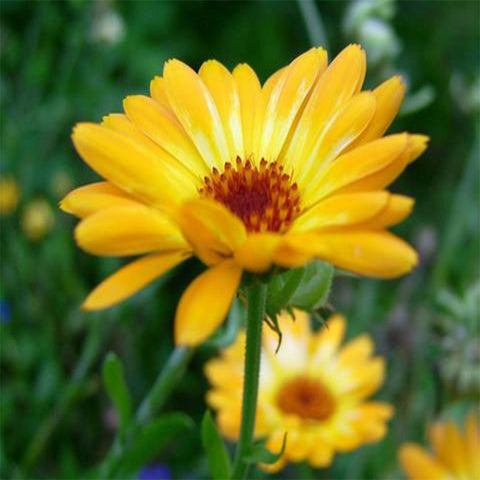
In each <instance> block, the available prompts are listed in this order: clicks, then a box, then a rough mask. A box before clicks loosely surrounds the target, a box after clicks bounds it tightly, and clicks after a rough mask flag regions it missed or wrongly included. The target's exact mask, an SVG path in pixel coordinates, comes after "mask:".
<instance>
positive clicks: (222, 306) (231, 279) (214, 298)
mask: <svg viewBox="0 0 480 480" xmlns="http://www.w3.org/2000/svg"><path fill="white" fill-rule="evenodd" d="M241 277H242V269H241V267H239V266H238V265H237V264H236V263H235V262H234V261H233V260H227V261H225V262H222V263H220V264H218V265H216V266H215V267H212V268H209V269H208V270H207V271H206V272H204V273H202V274H201V275H199V276H198V277H197V278H196V279H195V280H194V281H193V282H192V283H191V284H190V285H189V286H188V287H187V289H186V290H185V292H184V293H183V295H182V298H181V299H180V302H179V304H178V308H177V313H176V316H175V343H176V344H177V345H191V346H194V345H198V344H199V343H201V342H203V341H204V340H206V339H207V338H208V337H209V336H210V335H211V334H212V333H213V332H214V331H215V329H216V328H217V327H218V326H219V325H220V323H222V321H223V319H224V318H225V316H226V315H227V313H228V309H229V308H230V304H231V303H232V301H233V299H234V297H235V293H236V292H237V288H238V285H239V284H240V279H241Z"/></svg>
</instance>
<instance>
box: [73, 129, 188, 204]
mask: <svg viewBox="0 0 480 480" xmlns="http://www.w3.org/2000/svg"><path fill="white" fill-rule="evenodd" d="M72 139H73V143H74V144H75V148H76V149H77V151H78V153H79V154H80V156H81V157H82V158H83V160H84V161H85V162H86V163H87V164H88V165H90V167H92V168H93V169H94V170H95V171H96V172H97V173H98V174H100V175H101V176H102V177H104V178H106V179H107V180H110V181H111V182H112V183H114V184H115V185H116V186H118V187H120V188H121V189H122V190H124V191H126V192H127V193H129V194H131V195H132V196H134V197H136V198H138V199H140V200H143V201H146V202H148V203H151V204H155V205H162V204H171V203H173V202H175V201H178V199H180V198H182V197H189V196H191V195H192V194H193V193H194V192H195V185H194V184H193V182H191V180H190V179H189V178H188V177H187V176H186V175H183V173H182V172H181V171H180V170H177V169H175V167H174V166H173V165H172V164H169V163H168V162H165V161H163V160H164V159H162V158H161V157H159V156H157V155H155V154H154V153H153V151H152V150H150V149H149V148H148V147H145V146H144V145H143V144H142V143H140V142H137V141H135V140H134V139H132V138H130V137H127V136H125V135H122V134H120V133H118V132H116V131H114V130H112V129H110V128H107V127H106V126H101V125H95V124H90V123H81V124H79V125H77V126H76V127H75V129H74V131H73V135H72Z"/></svg>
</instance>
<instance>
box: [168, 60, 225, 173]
mask: <svg viewBox="0 0 480 480" xmlns="http://www.w3.org/2000/svg"><path fill="white" fill-rule="evenodd" d="M163 78H164V82H165V89H166V92H167V95H168V100H169V102H170V105H171V106H172V109H173V111H174V112H175V114H176V116H177V118H178V120H179V121H180V123H181V124H182V125H183V128H184V129H185V130H186V132H187V133H188V134H189V135H190V138H191V139H192V141H193V143H194V144H195V146H196V147H197V150H198V151H199V152H200V154H201V155H202V157H203V159H204V160H205V162H206V164H207V165H208V166H209V167H217V168H219V169H223V166H224V164H225V162H231V161H233V160H234V158H231V157H230V154H229V149H228V144H227V139H226V138H225V132H224V130H223V126H222V122H221V120H220V116H219V114H218V111H217V108H216V106H215V102H214V101H213V98H212V96H211V95H210V93H209V91H208V89H207V87H206V86H205V84H204V83H203V81H202V80H201V79H200V78H199V77H198V75H197V74H196V73H195V72H194V71H193V70H192V69H191V68H190V67H189V66H188V65H185V64H184V63H183V62H180V61H179V60H169V61H168V62H166V64H165V67H164V70H163Z"/></svg>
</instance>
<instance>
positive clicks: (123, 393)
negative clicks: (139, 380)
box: [102, 352, 132, 430]
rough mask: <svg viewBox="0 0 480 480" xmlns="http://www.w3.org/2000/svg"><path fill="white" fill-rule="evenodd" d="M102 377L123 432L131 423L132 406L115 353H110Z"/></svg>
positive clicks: (120, 364)
mask: <svg viewBox="0 0 480 480" xmlns="http://www.w3.org/2000/svg"><path fill="white" fill-rule="evenodd" d="M102 375H103V382H104V384H105V389H106V390H107V393H108V396H109V397H110V399H111V400H112V402H113V405H114V406H115V409H116V411H117V412H118V415H119V417H120V429H121V430H123V429H124V428H125V427H126V425H127V424H128V422H129V421H130V417H131V414H132V405H131V400H130V394H129V392H128V388H127V384H126V382H125V375H124V372H123V366H122V363H121V362H120V360H119V358H118V357H117V356H116V355H115V353H113V352H109V353H108V354H107V356H106V357H105V360H104V362H103V370H102Z"/></svg>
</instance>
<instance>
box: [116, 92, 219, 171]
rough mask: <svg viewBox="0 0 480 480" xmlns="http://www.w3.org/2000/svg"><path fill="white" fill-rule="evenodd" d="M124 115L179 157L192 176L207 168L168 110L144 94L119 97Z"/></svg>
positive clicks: (153, 139) (165, 148) (171, 153)
mask: <svg viewBox="0 0 480 480" xmlns="http://www.w3.org/2000/svg"><path fill="white" fill-rule="evenodd" d="M123 107H124V109H125V113H126V114H127V116H128V118H129V119H130V120H131V121H132V122H133V123H134V124H135V125H136V126H137V127H138V128H139V130H141V131H142V132H143V133H144V134H145V135H146V136H147V137H149V138H150V139H151V140H152V141H154V142H155V143H157V144H158V145H160V147H162V148H163V149H164V150H166V151H167V152H168V153H169V154H170V155H172V156H173V157H175V158H176V159H177V160H179V161H180V162H181V163H182V164H183V165H184V166H185V167H186V168H187V169H189V170H190V171H191V172H192V173H193V174H194V175H195V176H200V177H203V176H205V175H208V174H209V173H210V172H209V170H208V168H207V165H206V164H205V162H204V161H203V159H202V157H201V156H200V154H199V153H198V151H197V149H196V148H195V145H194V144H193V143H192V141H191V140H190V138H189V137H188V135H187V133H186V132H185V130H184V129H183V127H182V126H181V125H180V123H179V121H178V120H177V118H176V117H175V115H174V114H173V112H172V111H171V110H168V109H166V108H164V107H163V106H161V105H159V104H158V103H157V102H155V101H154V100H152V99H151V98H149V97H146V96H144V95H131V96H129V97H127V98H125V100H124V101H123Z"/></svg>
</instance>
